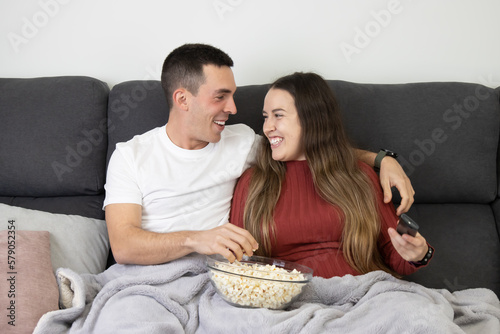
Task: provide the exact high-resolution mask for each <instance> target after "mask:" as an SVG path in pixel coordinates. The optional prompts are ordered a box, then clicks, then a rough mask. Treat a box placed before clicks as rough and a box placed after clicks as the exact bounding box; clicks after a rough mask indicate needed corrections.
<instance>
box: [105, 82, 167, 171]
mask: <svg viewBox="0 0 500 334" xmlns="http://www.w3.org/2000/svg"><path fill="white" fill-rule="evenodd" d="M168 111H169V109H168V105H167V100H166V98H165V94H164V93H163V90H162V88H161V83H160V81H156V80H150V81H148V80H137V81H126V82H122V83H120V84H117V85H115V86H114V87H113V88H112V89H111V92H110V93H109V103H108V133H109V141H108V157H107V159H108V161H109V158H110V157H111V154H112V153H113V151H114V150H115V146H116V143H120V142H125V141H128V140H130V139H132V137H133V136H135V135H138V134H142V133H144V132H146V131H148V130H151V129H153V128H155V127H158V126H162V125H165V124H167V120H168Z"/></svg>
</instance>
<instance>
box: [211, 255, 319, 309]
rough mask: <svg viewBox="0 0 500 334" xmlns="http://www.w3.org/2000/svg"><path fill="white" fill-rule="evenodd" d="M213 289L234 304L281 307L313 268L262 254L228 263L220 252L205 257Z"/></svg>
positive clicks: (307, 279)
mask: <svg viewBox="0 0 500 334" xmlns="http://www.w3.org/2000/svg"><path fill="white" fill-rule="evenodd" d="M207 267H208V272H209V274H210V279H211V281H212V285H213V286H214V288H215V290H216V291H217V293H218V294H219V296H221V297H222V299H224V300H225V301H226V302H228V303H229V304H231V305H234V306H238V307H248V308H260V307H262V308H268V309H284V308H286V307H288V306H289V305H290V304H291V303H293V302H294V301H295V300H296V299H297V297H298V296H299V295H300V294H301V293H302V291H303V289H304V287H305V286H306V285H307V284H308V283H309V282H310V281H311V279H312V274H313V270H312V269H311V268H309V267H306V266H303V265H300V264H298V263H294V262H290V261H284V260H278V259H273V258H268V257H262V256H246V255H245V256H243V259H242V260H241V261H235V262H233V263H230V262H229V261H228V260H227V259H226V258H224V257H223V256H221V255H218V254H217V255H210V256H207Z"/></svg>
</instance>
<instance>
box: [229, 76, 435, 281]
mask: <svg viewBox="0 0 500 334" xmlns="http://www.w3.org/2000/svg"><path fill="white" fill-rule="evenodd" d="M263 116H264V126H263V132H264V135H265V137H266V138H267V140H262V144H261V147H260V148H259V153H258V157H257V162H256V164H255V165H254V166H253V167H252V168H250V169H249V170H247V171H246V172H245V173H244V174H243V175H242V176H241V178H240V180H239V181H238V184H237V186H236V188H235V194H234V197H233V202H232V210H231V218H230V221H231V223H233V224H235V225H237V226H240V227H244V228H245V229H247V230H249V231H250V232H251V233H252V235H253V236H254V238H256V240H257V241H258V242H259V245H260V247H259V250H258V251H257V253H256V254H257V255H264V256H270V257H276V258H280V259H283V260H290V261H295V262H298V263H302V264H304V265H308V266H310V267H312V268H313V269H314V272H315V275H316V276H322V277H325V278H328V277H332V276H343V275H346V274H353V275H359V274H364V273H367V272H370V271H374V270H384V271H387V272H389V273H391V274H393V275H395V276H400V275H408V274H410V273H412V272H414V271H416V270H417V268H418V267H420V266H422V265H423V263H427V261H428V260H429V258H430V256H432V251H433V250H432V248H431V247H430V246H429V245H428V244H427V242H426V240H425V239H424V237H423V236H422V235H420V234H417V235H416V237H412V236H409V235H404V236H401V235H399V234H398V233H397V232H396V231H395V228H396V225H397V221H398V217H397V216H396V213H395V210H394V207H393V206H392V204H384V202H383V194H382V189H381V188H380V184H379V182H378V178H377V175H376V174H375V172H374V171H373V170H372V168H370V167H369V166H368V165H366V164H364V163H362V162H360V161H358V160H357V159H356V154H355V151H354V148H353V147H352V146H351V144H350V143H349V140H348V138H347V135H346V133H345V130H344V128H343V125H342V122H341V116H340V112H339V110H338V107H337V103H336V100H335V97H334V95H333V93H332V91H331V90H330V88H329V86H328V84H327V83H326V82H325V80H323V78H321V77H320V76H319V75H317V74H314V73H295V74H292V75H289V76H285V77H283V78H280V79H278V80H277V81H276V82H274V83H273V84H272V85H271V88H270V90H269V91H268V93H267V95H266V98H265V101H264V110H263ZM422 260H425V261H424V262H420V261H422ZM419 262H420V263H419Z"/></svg>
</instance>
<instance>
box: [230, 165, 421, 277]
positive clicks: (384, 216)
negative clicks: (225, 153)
mask: <svg viewBox="0 0 500 334" xmlns="http://www.w3.org/2000/svg"><path fill="white" fill-rule="evenodd" d="M286 166H287V173H286V178H285V181H284V183H283V186H282V193H281V197H280V198H279V200H278V203H277V205H276V208H275V213H274V220H275V222H276V227H275V231H276V238H277V243H276V244H273V247H272V255H271V257H274V258H279V259H283V260H289V261H294V262H297V263H301V264H304V265H306V266H308V267H311V268H312V269H313V270H314V276H321V277H325V278H329V277H333V276H343V275H346V274H352V275H359V273H358V272H357V271H355V270H354V269H352V268H351V267H350V266H349V264H347V262H346V261H345V259H344V256H343V255H342V254H343V253H342V251H341V250H340V249H339V247H340V239H341V234H342V222H341V220H340V219H339V214H338V211H339V208H337V207H335V206H332V205H330V204H329V203H327V202H326V201H325V200H323V199H322V198H321V197H320V196H319V195H318V194H317V192H316V191H315V189H314V185H313V180H312V175H311V171H310V170H309V167H308V165H307V162H306V161H290V162H287V163H286ZM360 166H361V168H362V170H363V171H364V172H365V173H366V174H367V175H368V176H369V177H370V180H371V181H372V182H373V185H374V187H375V189H376V196H377V203H378V206H379V212H380V221H381V224H382V225H381V233H380V237H379V244H378V245H379V249H380V250H381V254H382V256H383V257H384V260H385V262H386V264H388V265H389V266H390V267H391V268H392V269H393V270H395V271H396V272H398V273H399V274H401V275H408V274H411V273H413V272H415V271H416V270H417V268H416V267H415V266H413V265H411V264H410V263H409V262H407V261H405V260H404V259H403V258H402V257H401V256H400V255H399V254H398V253H397V252H396V250H395V249H394V247H393V246H392V243H391V240H390V237H389V234H388V232H387V229H388V227H393V228H396V225H397V221H398V217H397V215H396V212H395V209H394V206H393V205H392V204H391V203H390V204H385V203H384V202H383V193H382V188H381V186H380V183H379V179H378V176H377V174H375V172H374V171H373V169H372V168H370V167H369V166H368V165H366V164H364V163H360ZM251 173H252V170H251V169H249V170H247V171H246V172H245V173H244V174H243V175H242V176H241V178H240V180H239V181H238V184H237V185H236V188H235V193H234V196H233V202H232V207H231V218H230V222H231V223H233V224H235V225H237V226H240V227H242V226H243V210H244V206H245V201H246V197H247V192H248V183H249V180H250V176H251ZM340 216H342V215H340Z"/></svg>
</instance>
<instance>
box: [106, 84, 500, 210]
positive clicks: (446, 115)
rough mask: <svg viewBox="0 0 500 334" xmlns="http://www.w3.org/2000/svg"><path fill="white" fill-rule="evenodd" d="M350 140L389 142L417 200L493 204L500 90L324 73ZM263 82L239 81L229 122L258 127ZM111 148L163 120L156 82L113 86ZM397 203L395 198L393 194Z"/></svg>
mask: <svg viewBox="0 0 500 334" xmlns="http://www.w3.org/2000/svg"><path fill="white" fill-rule="evenodd" d="M328 83H329V85H330V86H331V88H332V90H333V91H334V93H335V95H336V97H337V100H338V103H339V106H340V109H341V112H342V114H343V116H344V121H345V126H346V128H347V130H348V133H349V135H350V137H351V138H352V140H353V142H354V144H355V145H357V146H359V147H360V148H363V149H367V150H370V151H374V152H378V150H379V149H380V148H389V149H392V150H394V151H396V152H398V153H399V154H400V158H399V162H400V163H401V165H402V166H403V168H404V169H405V171H406V173H407V175H408V176H409V177H410V179H411V181H412V183H413V186H414V188H415V191H416V197H415V199H416V202H417V203H418V202H420V203H461V202H468V203H490V202H492V201H493V200H494V199H495V197H496V194H497V171H496V168H497V167H496V166H497V161H496V156H497V149H498V138H499V127H500V107H499V91H498V89H497V90H494V89H491V88H488V87H485V86H482V85H478V84H472V83H454V82H431V83H412V84H390V85H389V84H358V83H351V82H345V81H337V80H328ZM267 88H268V85H252V86H241V87H238V89H237V90H236V94H235V97H234V98H235V103H236V106H237V108H238V113H237V114H236V115H234V116H231V117H230V118H229V121H228V124H234V123H245V124H247V125H249V126H251V127H252V128H253V129H254V130H255V131H256V132H257V133H261V132H262V121H263V119H262V106H263V100H264V97H265V94H266V92H267ZM109 103H110V106H109V122H110V130H109V136H110V140H109V145H110V148H109V152H108V158H109V156H110V154H111V153H112V151H113V150H114V145H115V144H116V142H119V141H126V140H129V139H130V138H132V137H133V136H134V135H136V134H140V133H143V132H146V131H147V130H149V129H151V128H153V127H156V126H161V125H164V124H165V123H166V122H167V120H168V107H167V102H166V100H165V97H164V95H163V92H162V89H161V85H160V83H159V82H158V81H130V82H125V83H122V84H120V85H117V86H115V87H113V89H112V90H111V93H110V100H109ZM394 198H395V202H396V203H397V202H398V200H399V196H398V194H397V192H396V193H395V196H394Z"/></svg>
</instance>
